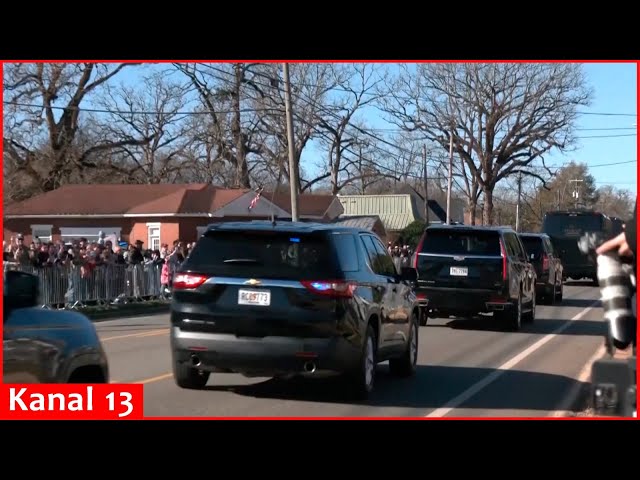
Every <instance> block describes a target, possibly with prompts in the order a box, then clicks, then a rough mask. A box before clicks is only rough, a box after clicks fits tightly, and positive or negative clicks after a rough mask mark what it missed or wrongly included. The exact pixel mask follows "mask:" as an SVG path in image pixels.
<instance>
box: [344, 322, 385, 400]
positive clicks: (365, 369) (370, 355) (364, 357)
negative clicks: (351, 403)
mask: <svg viewBox="0 0 640 480" xmlns="http://www.w3.org/2000/svg"><path fill="white" fill-rule="evenodd" d="M377 353H378V352H377V351H376V334H375V332H374V331H373V327H372V326H371V324H369V325H367V330H366V334H365V338H364V342H363V345H362V354H361V356H360V365H359V368H358V370H357V371H355V372H354V373H353V379H352V381H351V382H350V383H351V386H352V388H353V393H354V395H355V396H356V398H357V399H359V400H366V399H367V398H368V396H369V394H370V393H371V392H372V391H373V386H374V384H375V381H376V367H377V365H378V360H377Z"/></svg>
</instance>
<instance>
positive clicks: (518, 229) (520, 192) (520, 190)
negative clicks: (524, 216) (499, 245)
mask: <svg viewBox="0 0 640 480" xmlns="http://www.w3.org/2000/svg"><path fill="white" fill-rule="evenodd" d="M521 198H522V173H518V203H517V204H516V232H519V231H520V199H521Z"/></svg>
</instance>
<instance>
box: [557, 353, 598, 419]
mask: <svg viewBox="0 0 640 480" xmlns="http://www.w3.org/2000/svg"><path fill="white" fill-rule="evenodd" d="M606 351H607V349H606V347H605V346H604V345H600V347H598V350H596V353H594V354H593V355H592V356H591V358H590V359H589V361H588V362H587V363H585V365H584V367H582V370H580V373H579V374H578V378H576V380H577V382H576V384H575V385H574V386H573V387H572V388H571V390H569V393H568V394H567V396H566V397H565V398H564V399H563V400H562V402H561V403H560V405H559V406H558V409H557V410H555V411H554V412H551V413H550V414H549V416H550V417H568V416H570V415H571V414H572V410H571V408H572V407H573V406H574V404H575V402H576V401H577V400H578V397H579V396H580V390H582V386H583V384H584V383H586V382H588V381H589V379H590V377H591V367H592V365H593V362H595V361H596V360H598V359H600V358H602V357H603V356H604V354H605V353H606Z"/></svg>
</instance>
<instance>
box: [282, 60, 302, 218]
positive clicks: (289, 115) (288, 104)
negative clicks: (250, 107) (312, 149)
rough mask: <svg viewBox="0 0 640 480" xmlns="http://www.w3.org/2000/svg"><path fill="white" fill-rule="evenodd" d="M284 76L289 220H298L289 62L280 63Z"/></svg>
mask: <svg viewBox="0 0 640 480" xmlns="http://www.w3.org/2000/svg"><path fill="white" fill-rule="evenodd" d="M282 73H283V76H284V108H285V114H286V117H287V145H288V147H289V187H290V191H291V221H292V222H297V221H298V179H297V177H296V168H295V145H294V140H293V114H292V112H291V80H290V78H289V64H288V63H283V64H282Z"/></svg>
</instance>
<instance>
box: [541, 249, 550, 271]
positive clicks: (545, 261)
mask: <svg viewBox="0 0 640 480" xmlns="http://www.w3.org/2000/svg"><path fill="white" fill-rule="evenodd" d="M542 269H543V270H549V257H548V256H547V254H546V253H545V254H543V255H542Z"/></svg>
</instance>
